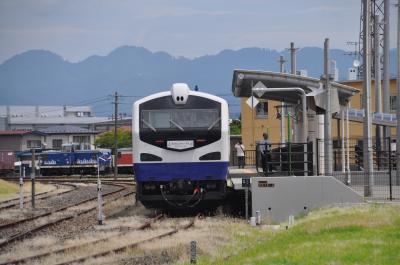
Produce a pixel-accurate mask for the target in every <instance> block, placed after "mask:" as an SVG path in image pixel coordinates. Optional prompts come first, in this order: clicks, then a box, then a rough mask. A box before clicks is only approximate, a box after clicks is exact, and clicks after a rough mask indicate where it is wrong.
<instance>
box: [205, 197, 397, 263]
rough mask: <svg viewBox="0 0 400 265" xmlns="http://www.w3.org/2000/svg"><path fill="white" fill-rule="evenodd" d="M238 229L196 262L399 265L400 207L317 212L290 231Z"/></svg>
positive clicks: (369, 206) (336, 209) (345, 208)
mask: <svg viewBox="0 0 400 265" xmlns="http://www.w3.org/2000/svg"><path fill="white" fill-rule="evenodd" d="M281 227H284V226H281ZM237 228H238V230H236V231H232V230H230V231H226V232H227V233H230V234H231V238H232V243H230V244H228V245H226V246H224V247H221V248H220V249H218V250H216V251H215V253H214V254H213V253H207V254H205V253H204V252H203V255H201V256H200V258H199V260H198V262H197V264H228V265H233V264H238V265H239V264H240V265H242V264H263V265H264V264H307V265H308V264H390V265H393V264H400V205H382V204H379V205H378V204H370V205H361V206H354V207H343V208H329V209H323V210H317V211H313V212H311V213H310V214H309V215H308V216H307V217H305V218H302V219H299V220H297V222H296V224H295V226H293V227H292V228H289V230H285V229H281V230H276V231H273V230H272V229H270V228H266V227H264V228H250V227H249V226H248V225H245V226H243V225H241V226H238V227H237ZM199 247H200V251H201V246H199Z"/></svg>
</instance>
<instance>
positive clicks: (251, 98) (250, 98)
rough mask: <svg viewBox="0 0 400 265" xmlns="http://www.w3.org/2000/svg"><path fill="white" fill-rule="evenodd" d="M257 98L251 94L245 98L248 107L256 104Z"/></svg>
mask: <svg viewBox="0 0 400 265" xmlns="http://www.w3.org/2000/svg"><path fill="white" fill-rule="evenodd" d="M258 102H259V101H258V99H257V98H255V97H253V96H251V97H249V98H248V99H247V100H246V103H247V105H249V107H250V108H254V107H255V106H257V104H258Z"/></svg>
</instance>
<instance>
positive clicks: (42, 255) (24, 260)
mask: <svg viewBox="0 0 400 265" xmlns="http://www.w3.org/2000/svg"><path fill="white" fill-rule="evenodd" d="M164 217H165V216H164V215H163V214H159V215H157V216H155V217H154V218H151V219H150V220H149V221H146V222H145V223H143V224H142V225H140V226H139V227H137V228H136V229H134V230H144V229H147V228H150V227H151V225H152V223H154V222H156V221H158V220H160V219H162V218H164ZM124 233H125V232H121V233H118V234H117V235H114V236H112V237H106V238H100V239H96V240H92V241H89V242H85V243H82V244H76V245H72V246H68V247H64V248H60V249H56V250H53V251H47V252H43V253H40V254H37V255H32V256H28V257H24V258H20V259H14V260H7V261H5V262H1V263H0V265H6V264H21V263H27V262H29V261H32V260H38V259H43V258H45V257H48V256H50V255H58V254H64V253H66V252H70V251H74V250H77V249H80V248H83V247H86V246H89V245H93V244H97V243H99V242H105V241H109V240H111V239H112V238H117V237H120V236H121V235H123V234H124Z"/></svg>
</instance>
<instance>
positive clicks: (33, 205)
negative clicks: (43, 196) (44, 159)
mask: <svg viewBox="0 0 400 265" xmlns="http://www.w3.org/2000/svg"><path fill="white" fill-rule="evenodd" d="M31 154H32V160H31V162H32V166H31V184H32V185H31V206H32V209H35V173H36V172H35V170H36V165H35V160H36V155H35V148H32V152H31Z"/></svg>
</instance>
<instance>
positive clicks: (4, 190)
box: [0, 179, 19, 198]
mask: <svg viewBox="0 0 400 265" xmlns="http://www.w3.org/2000/svg"><path fill="white" fill-rule="evenodd" d="M18 190H19V188H18V186H17V185H16V184H14V183H10V182H7V181H4V180H2V179H0V198H5V197H8V196H10V195H12V194H15V193H17V192H18Z"/></svg>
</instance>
